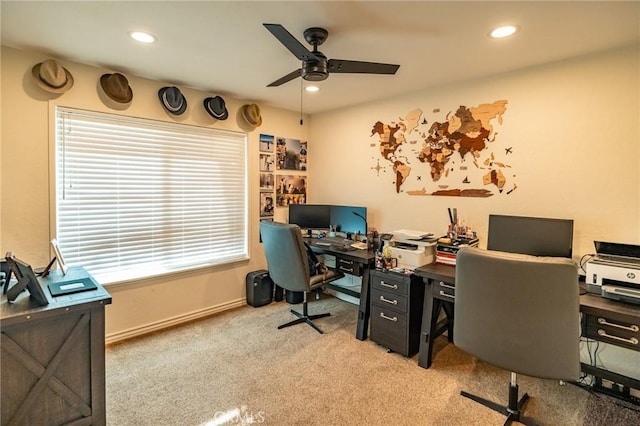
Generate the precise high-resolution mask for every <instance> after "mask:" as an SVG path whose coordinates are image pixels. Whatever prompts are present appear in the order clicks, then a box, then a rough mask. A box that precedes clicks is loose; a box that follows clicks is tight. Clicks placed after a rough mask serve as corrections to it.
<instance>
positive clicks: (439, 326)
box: [415, 264, 640, 389]
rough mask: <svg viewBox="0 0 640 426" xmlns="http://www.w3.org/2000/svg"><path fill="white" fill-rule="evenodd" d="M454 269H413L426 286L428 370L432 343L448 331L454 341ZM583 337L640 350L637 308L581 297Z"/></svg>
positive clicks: (424, 357) (631, 383) (424, 354)
mask: <svg viewBox="0 0 640 426" xmlns="http://www.w3.org/2000/svg"><path fill="white" fill-rule="evenodd" d="M455 271H456V268H455V266H448V265H440V264H430V265H423V266H420V267H419V268H417V269H416V271H415V273H416V274H417V275H419V276H421V277H422V280H423V282H424V284H425V293H424V304H423V312H422V327H421V330H420V349H419V355H418V365H419V366H420V367H423V368H429V367H430V366H431V362H432V360H433V341H434V339H435V338H436V337H438V336H440V335H441V334H442V333H444V332H445V331H447V337H448V339H449V342H453V321H454V303H455V277H456V272H455ZM580 312H581V313H582V318H581V324H582V336H584V337H587V338H590V339H595V340H599V341H602V342H606V343H609V344H612V345H616V346H620V347H624V348H627V349H631V350H634V351H640V344H639V341H640V331H639V328H640V305H634V304H630V303H623V302H618V301H615V300H611V299H606V298H603V297H601V296H599V295H597V294H593V293H586V294H583V295H581V296H580ZM582 371H583V372H585V373H587V374H591V375H593V376H595V377H596V378H600V379H602V378H605V379H608V380H611V381H613V382H615V383H618V384H621V385H623V386H627V387H630V388H633V389H640V380H636V379H634V378H631V377H627V376H623V375H620V374H617V373H614V372H611V371H607V370H602V369H600V368H597V367H594V366H591V365H588V364H584V363H582Z"/></svg>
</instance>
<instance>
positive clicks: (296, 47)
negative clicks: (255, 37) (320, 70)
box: [262, 24, 318, 61]
mask: <svg viewBox="0 0 640 426" xmlns="http://www.w3.org/2000/svg"><path fill="white" fill-rule="evenodd" d="M262 25H264V27H265V28H266V29H268V30H269V31H270V32H271V34H273V35H274V36H275V38H277V39H278V41H280V43H282V44H284V47H286V48H287V49H289V51H290V52H291V53H293V54H294V55H295V57H296V58H298V59H300V60H301V61H306V60H314V61H317V60H318V58H317V57H316V55H314V54H313V53H311V52H310V51H309V49H307V48H306V47H305V46H304V45H303V44H302V43H300V42H299V41H298V40H297V39H296V38H295V37H294V36H292V35H291V33H290V32H289V31H287V30H286V29H285V27H283V26H282V25H280V24H262Z"/></svg>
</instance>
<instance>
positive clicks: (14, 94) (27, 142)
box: [0, 47, 312, 341]
mask: <svg viewBox="0 0 640 426" xmlns="http://www.w3.org/2000/svg"><path fill="white" fill-rule="evenodd" d="M47 58H48V57H46V56H42V55H39V54H35V53H28V52H24V51H20V50H16V49H11V48H7V47H2V64H1V65H2V68H1V71H2V74H1V87H0V89H1V91H2V105H1V108H2V112H3V114H2V145H1V148H2V153H1V157H0V159H1V160H2V163H1V181H0V182H1V183H2V197H1V198H2V201H1V202H2V210H1V211H0V212H1V226H0V251H1V252H2V253H5V252H6V251H9V250H11V251H13V252H15V253H16V255H17V256H18V257H20V258H23V259H24V260H26V261H28V262H29V263H31V264H32V265H34V266H40V265H45V264H46V263H47V262H48V260H49V258H50V255H51V254H50V253H49V241H50V239H51V238H52V237H53V235H52V233H53V231H54V227H53V226H52V225H51V224H50V218H51V217H52V215H51V209H50V193H49V191H50V185H51V184H52V180H50V177H49V176H50V173H51V171H52V169H50V166H51V155H52V154H51V152H52V151H51V148H52V143H53V141H52V139H51V135H50V125H51V124H52V121H51V120H52V118H51V114H52V110H53V106H54V105H64V106H71V107H77V108H85V109H90V110H95V111H104V112H111V113H117V114H126V115H132V116H137V117H144V118H152V119H158V120H164V121H170V122H175V121H178V122H182V123H188V124H196V125H201V126H211V127H216V128H223V129H228V130H236V131H248V129H246V128H243V124H242V121H241V120H239V117H238V115H237V113H238V110H239V109H240V107H241V106H242V105H243V104H245V103H250V102H251V100H240V99H233V98H229V97H226V96H225V101H226V103H227V108H228V110H229V118H228V119H227V120H225V121H215V120H214V119H213V118H211V117H210V116H209V115H208V114H207V113H206V112H205V111H204V109H203V108H202V107H201V105H202V100H203V99H204V98H205V97H206V96H210V95H211V96H213V95H216V94H217V93H204V92H199V91H196V90H192V89H189V88H184V87H181V90H182V92H183V93H184V95H185V96H186V98H187V101H188V103H189V107H188V109H187V111H186V112H185V113H184V114H183V115H181V116H177V117H176V116H172V115H169V114H168V113H166V112H165V110H164V109H163V108H162V107H161V105H160V103H159V101H158V96H157V92H158V90H159V89H160V88H161V87H163V86H167V85H170V84H168V83H167V82H158V81H152V80H147V79H144V78H138V77H135V76H130V75H127V78H128V79H129V83H130V85H131V87H132V89H133V93H134V99H133V102H132V103H131V105H130V106H129V107H128V108H127V109H126V110H114V109H111V108H109V107H107V106H106V105H105V103H104V102H103V101H102V100H101V97H102V96H104V95H103V94H102V93H101V92H100V91H99V90H98V80H99V78H100V76H101V75H102V74H104V73H107V72H109V73H110V72H116V71H118V70H107V69H100V68H96V67H91V66H86V65H80V64H76V63H70V62H64V61H61V63H62V64H63V66H65V67H66V68H67V69H68V70H69V71H70V72H71V73H72V74H73V76H74V79H75V84H74V86H73V88H72V89H71V90H70V91H68V92H67V93H65V94H63V95H61V96H58V97H55V96H51V95H49V94H47V93H46V92H44V91H42V90H41V89H39V88H38V87H37V86H36V85H35V84H34V83H33V81H32V79H31V68H32V66H33V65H35V64H36V63H38V62H41V61H43V60H44V59H47ZM107 103H108V102H107ZM109 104H110V105H113V104H112V103H109ZM261 112H262V118H263V125H262V126H261V127H259V128H258V129H256V130H254V131H249V132H248V141H249V144H248V145H249V208H250V216H249V217H250V224H251V227H250V252H249V254H250V257H251V259H250V260H249V261H246V262H240V263H237V264H234V265H228V266H218V267H210V268H205V269H198V270H195V271H190V272H183V273H175V274H172V275H168V276H164V277H159V278H153V279H146V280H140V281H136V282H131V283H125V284H117V285H111V286H108V290H109V292H110V293H111V295H112V296H113V304H112V305H110V306H108V307H107V310H106V320H107V324H106V333H107V338H108V339H109V340H110V341H112V340H116V339H119V338H123V337H127V336H130V335H134V334H136V333H139V332H144V331H149V330H152V329H154V328H155V327H158V326H161V325H166V324H171V323H172V322H179V321H182V320H185V319H190V318H196V317H198V316H201V315H206V314H207V313H211V312H216V311H219V310H222V309H227V308H229V307H233V306H240V305H243V304H244V303H245V289H244V282H245V276H246V274H247V273H248V272H249V271H253V270H256V269H262V268H264V267H265V265H266V262H265V260H264V255H263V253H262V246H261V245H260V244H259V239H258V221H259V211H258V209H259V197H258V192H259V187H258V183H259V181H258V159H259V155H258V136H259V133H268V134H273V135H281V136H286V137H291V138H297V139H302V140H307V139H308V136H309V134H308V125H306V124H305V125H304V126H300V124H299V119H300V117H299V113H294V112H288V111H283V110H277V109H272V108H268V107H265V106H261ZM308 121H309V120H308V117H305V123H307V122H308ZM311 150H312V149H310V151H311ZM278 210H279V211H277V212H276V214H277V217H286V216H284V215H285V214H286V212H283V210H286V209H283V208H281V209H278Z"/></svg>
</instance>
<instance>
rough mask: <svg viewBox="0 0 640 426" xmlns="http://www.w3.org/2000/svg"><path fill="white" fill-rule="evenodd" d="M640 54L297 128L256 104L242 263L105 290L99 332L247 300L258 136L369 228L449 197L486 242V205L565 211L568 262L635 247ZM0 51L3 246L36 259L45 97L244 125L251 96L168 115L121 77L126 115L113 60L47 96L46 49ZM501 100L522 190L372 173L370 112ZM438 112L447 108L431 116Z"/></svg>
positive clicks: (45, 201)
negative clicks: (456, 192) (221, 107)
mask: <svg viewBox="0 0 640 426" xmlns="http://www.w3.org/2000/svg"><path fill="white" fill-rule="evenodd" d="M637 52H638V50H637V46H636V47H634V48H631V49H623V50H618V51H613V52H608V53H604V54H600V55H593V56H589V57H585V58H579V59H574V60H567V61H563V62H559V63H555V64H550V65H546V66H542V67H536V68H531V69H528V70H522V71H518V72H513V73H508V74H504V75H499V76H494V77H492V78H487V79H483V80H478V81H473V82H466V83H462V84H458V85H453V86H449V87H441V88H433V89H429V90H420V91H417V92H415V93H412V94H408V95H402V96H398V97H394V98H393V99H388V100H384V101H381V102H376V103H371V104H367V105H363V106H359V107H353V108H347V109H343V110H339V111H332V112H328V113H324V114H318V115H314V116H313V117H311V118H310V119H309V118H308V117H307V118H305V126H302V127H301V126H299V122H298V120H299V117H298V113H296V112H287V111H282V110H275V109H270V108H267V107H264V106H263V107H262V115H263V119H264V124H263V126H262V127H260V128H259V129H258V130H256V131H253V132H250V133H249V157H250V164H249V170H250V189H249V195H250V213H251V220H250V222H251V229H250V242H251V244H250V254H251V260H250V261H248V262H243V263H239V264H236V265H231V266H227V267H216V268H209V269H204V270H197V271H191V272H185V273H178V274H173V275H169V276H165V277H162V278H154V279H148V280H140V281H137V282H133V283H128V284H124V285H117V286H111V287H109V288H108V289H109V291H110V292H111V294H112V296H113V304H112V305H110V306H108V307H107V335H108V338H109V339H111V340H114V339H118V338H123V337H127V336H130V335H133V334H135V333H137V332H141V331H146V330H151V329H154V327H159V326H161V325H163V324H170V323H171V322H173V321H176V322H177V321H180V320H184V319H189V318H192V317H197V316H199V315H204V314H207V313H210V312H216V311H218V310H222V309H225V308H228V307H233V306H238V305H242V304H244V296H245V294H244V279H245V275H246V273H247V272H249V271H252V270H255V269H260V268H263V267H264V265H265V262H264V258H263V255H262V250H261V246H260V245H259V243H258V234H257V223H258V197H257V193H258V177H257V170H258V134H259V133H260V132H262V133H269V134H275V135H285V136H287V137H293V138H299V139H307V140H308V141H309V154H310V155H309V172H308V175H309V201H310V202H315V203H320V202H325V203H335V204H350V205H365V206H367V207H368V208H369V217H370V224H371V225H372V226H375V227H377V228H378V229H379V230H382V231H392V230H394V229H397V228H414V229H425V230H430V231H432V232H435V233H439V232H442V231H444V229H445V227H446V223H447V220H448V219H447V212H446V209H447V207H457V208H458V211H459V213H460V215H461V216H463V217H464V218H466V219H467V221H468V222H469V223H470V224H471V225H473V226H475V227H476V228H477V229H478V231H479V235H480V237H481V241H482V244H483V245H484V244H486V227H487V215H488V214H489V213H493V212H495V213H505V214H523V215H540V216H552V217H569V218H573V219H574V220H575V251H574V253H575V257H576V258H578V257H579V256H581V255H583V254H585V253H590V252H592V251H593V240H594V239H605V240H611V241H619V242H630V243H636V244H638V243H640V220H639V219H640V173H639V171H638V170H639V169H640V168H639V167H638V166H639V159H640V106H639V103H640V102H639V99H640V84H639V75H640V72H639V71H640V69H639V63H638V54H637ZM1 59H2V63H1V87H0V89H1V91H2V93H1V95H2V102H1V105H0V108H1V111H2V115H1V118H2V122H1V125H2V133H1V135H2V140H1V148H2V152H1V154H0V160H1V163H0V166H1V167H0V170H1V174H0V179H1V180H0V183H1V184H2V194H1V203H2V204H1V207H2V209H1V210H0V214H1V226H0V250H1V251H2V252H5V251H7V250H12V251H14V252H16V253H17V254H19V255H20V257H23V258H25V259H27V260H29V261H30V262H31V263H33V264H34V265H41V264H44V263H46V262H47V261H48V259H49V256H50V253H49V250H48V242H49V240H50V238H51V236H52V235H51V227H50V222H49V220H50V211H49V185H50V183H51V182H50V179H49V174H50V171H49V163H50V160H49V150H48V149H49V146H50V143H51V141H50V139H49V138H50V137H49V125H50V118H49V114H50V110H51V104H54V103H59V104H61V105H68V106H74V107H81V108H88V109H93V110H98V111H107V112H117V113H126V114H131V115H135V116H140V117H148V118H155V119H161V120H167V121H176V120H177V121H181V122H185V123H193V124H199V125H211V126H214V127H218V128H226V129H230V130H243V129H241V128H240V126H239V124H238V122H237V121H236V112H237V111H238V109H239V108H240V106H241V105H242V104H244V103H246V102H248V101H244V100H237V99H231V98H226V97H225V99H226V101H227V104H228V107H229V111H230V117H229V119H228V120H227V121H224V122H215V121H213V120H212V119H210V118H209V117H208V115H206V114H205V113H204V112H203V111H202V110H200V109H199V108H198V107H199V103H200V102H201V99H202V98H203V97H204V96H205V95H207V94H205V93H201V92H197V91H194V90H190V89H187V88H183V92H184V93H185V95H186V97H187V99H188V101H189V110H188V111H187V112H186V113H185V115H184V116H181V117H179V118H175V117H173V116H169V115H168V114H166V113H165V112H164V110H163V109H162V108H161V107H160V105H159V103H158V101H157V95H156V94H157V91H158V89H159V88H160V87H162V86H164V85H167V84H166V83H165V82H156V81H151V80H146V79H142V78H136V77H133V76H128V77H129V80H130V82H131V84H132V87H133V90H134V102H133V103H132V105H131V107H130V108H129V109H128V110H126V111H114V110H111V109H109V108H107V107H106V106H105V105H104V103H103V102H102V101H101V100H100V97H99V95H98V91H97V81H98V78H99V77H100V75H102V74H103V73H105V72H113V71H114V70H105V69H99V68H95V67H89V66H84V65H79V64H74V63H68V62H64V63H63V64H64V65H65V66H66V67H67V68H68V69H69V70H70V71H71V72H72V73H73V75H74V77H75V80H76V82H75V86H74V88H73V89H72V90H71V91H69V92H67V93H66V94H64V95H62V96H60V97H58V98H53V97H49V96H47V95H45V94H44V92H42V91H41V90H39V89H37V88H36V87H35V86H34V85H33V83H32V82H31V80H30V69H31V67H32V66H33V65H34V64H36V63H38V62H40V61H42V60H43V59H46V57H44V56H42V55H38V54H32V53H25V52H22V51H18V50H14V49H10V48H5V47H3V48H2V57H1ZM425 72H428V67H427V68H425ZM212 95H215V93H212ZM498 99H506V100H508V101H509V104H508V106H507V111H506V113H505V115H504V123H503V125H502V126H498V128H497V130H498V131H499V136H498V137H499V140H500V141H505V143H506V141H508V145H509V146H513V147H514V154H513V156H512V158H510V159H509V160H510V162H511V163H512V165H513V168H514V170H516V172H517V176H518V190H516V191H515V192H514V193H513V194H512V195H510V196H495V197H491V198H486V199H476V198H455V197H417V196H408V195H406V194H402V193H401V194H396V193H395V191H394V189H393V186H392V184H391V179H390V178H389V177H388V175H387V176H384V177H376V174H375V172H374V171H373V170H372V169H371V167H372V166H373V165H375V159H376V158H378V151H377V145H376V142H377V137H375V136H374V137H370V134H371V128H372V125H373V124H374V123H375V122H376V121H378V120H381V121H384V122H389V121H392V120H397V117H398V116H401V115H404V114H406V113H407V112H409V111H410V110H412V109H414V108H420V109H422V110H423V111H425V112H426V113H427V114H428V115H427V118H428V120H429V121H433V120H435V119H440V120H441V119H442V117H443V116H444V114H446V112H448V111H452V110H455V109H456V108H457V107H458V106H459V105H466V106H473V105H477V104H480V103H485V102H493V101H495V100H498ZM434 108H440V110H441V111H442V112H441V113H438V114H434V113H432V110H433V109H434ZM308 123H310V129H309V128H308V126H309V124H308ZM416 167H418V166H416ZM424 174H425V175H426V174H427V173H426V172H425V173H424ZM276 217H277V218H280V219H282V218H285V217H286V209H277V211H276ZM607 350H608V351H615V349H607ZM625 356H626V355H625V354H623V355H621V356H620V359H621V360H622V364H623V369H622V371H621V372H625V371H626V370H625V368H626V369H630V371H631V372H628V371H627V373H628V374H631V375H633V374H634V373H633V371H636V372H637V371H640V360H638V359H635V358H625Z"/></svg>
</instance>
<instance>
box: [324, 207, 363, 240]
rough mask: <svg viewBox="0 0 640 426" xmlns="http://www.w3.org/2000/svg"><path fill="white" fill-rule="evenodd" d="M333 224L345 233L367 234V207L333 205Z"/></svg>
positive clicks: (338, 230)
mask: <svg viewBox="0 0 640 426" xmlns="http://www.w3.org/2000/svg"><path fill="white" fill-rule="evenodd" d="M331 225H332V226H335V227H336V231H337V232H342V233H345V234H360V235H366V234H367V208H366V207H354V206H331Z"/></svg>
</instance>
